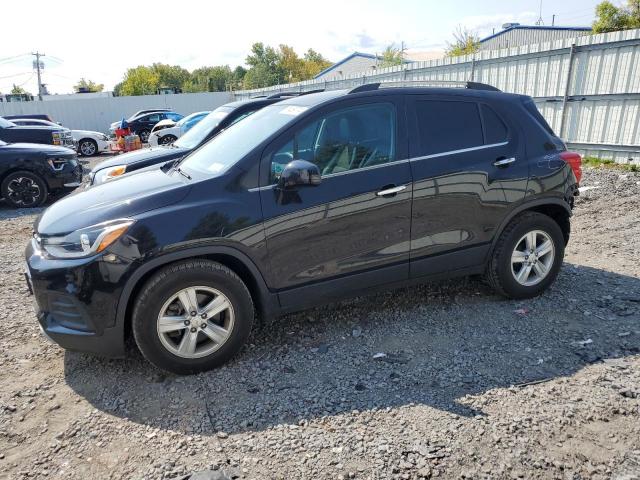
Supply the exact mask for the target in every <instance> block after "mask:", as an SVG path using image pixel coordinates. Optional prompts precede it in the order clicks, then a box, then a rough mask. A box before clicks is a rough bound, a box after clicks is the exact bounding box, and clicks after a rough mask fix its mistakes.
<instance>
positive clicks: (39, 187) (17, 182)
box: [0, 170, 49, 208]
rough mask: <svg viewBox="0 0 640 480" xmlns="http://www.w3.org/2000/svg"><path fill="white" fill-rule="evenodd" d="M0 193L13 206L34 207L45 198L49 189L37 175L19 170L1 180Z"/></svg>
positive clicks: (40, 203)
mask: <svg viewBox="0 0 640 480" xmlns="http://www.w3.org/2000/svg"><path fill="white" fill-rule="evenodd" d="M0 195H1V196H2V198H4V199H5V201H6V202H7V203H9V205H11V206H12V207H14V208H34V207H39V206H40V205H42V204H43V203H44V202H45V201H46V200H47V197H48V195H49V191H48V189H47V184H46V183H45V181H44V180H43V179H42V178H41V177H40V176H39V175H37V174H36V173H33V172H29V171H26V170H21V171H18V172H13V173H10V174H9V175H7V176H6V177H5V178H4V180H2V184H0Z"/></svg>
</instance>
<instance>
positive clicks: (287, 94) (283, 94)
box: [254, 88, 324, 98]
mask: <svg viewBox="0 0 640 480" xmlns="http://www.w3.org/2000/svg"><path fill="white" fill-rule="evenodd" d="M318 92H324V88H317V89H315V90H309V91H307V92H279V93H274V94H271V95H269V96H267V97H266V98H281V97H300V96H302V95H309V94H310V93H318ZM254 98H256V97H254Z"/></svg>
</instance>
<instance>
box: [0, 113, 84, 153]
mask: <svg viewBox="0 0 640 480" xmlns="http://www.w3.org/2000/svg"><path fill="white" fill-rule="evenodd" d="M0 140H3V141H5V142H7V143H18V142H21V143H22V142H24V143H43V144H45V145H59V146H61V147H67V148H71V149H73V150H75V149H76V144H75V142H74V141H73V136H72V135H71V130H69V129H68V128H64V127H61V126H58V125H56V126H49V125H38V126H33V125H16V124H15V123H13V122H11V121H9V120H6V119H5V118H3V117H0Z"/></svg>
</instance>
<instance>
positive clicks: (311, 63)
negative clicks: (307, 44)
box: [304, 48, 332, 80]
mask: <svg viewBox="0 0 640 480" xmlns="http://www.w3.org/2000/svg"><path fill="white" fill-rule="evenodd" d="M331 65H332V63H331V62H330V61H329V60H327V59H326V58H324V57H323V56H322V55H320V54H319V53H318V52H316V51H315V50H313V49H312V48H310V49H309V50H307V52H306V53H305V54H304V80H308V79H310V78H314V77H315V76H316V75H318V74H319V73H320V72H321V71H322V70H324V69H325V68H329V67H330V66H331Z"/></svg>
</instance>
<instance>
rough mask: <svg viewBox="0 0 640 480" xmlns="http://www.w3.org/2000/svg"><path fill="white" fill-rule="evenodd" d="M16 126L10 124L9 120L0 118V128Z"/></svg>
mask: <svg viewBox="0 0 640 480" xmlns="http://www.w3.org/2000/svg"><path fill="white" fill-rule="evenodd" d="M15 126H16V124H15V123H13V122H10V121H9V120H5V119H4V118H2V117H0V127H1V128H7V127H15Z"/></svg>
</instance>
